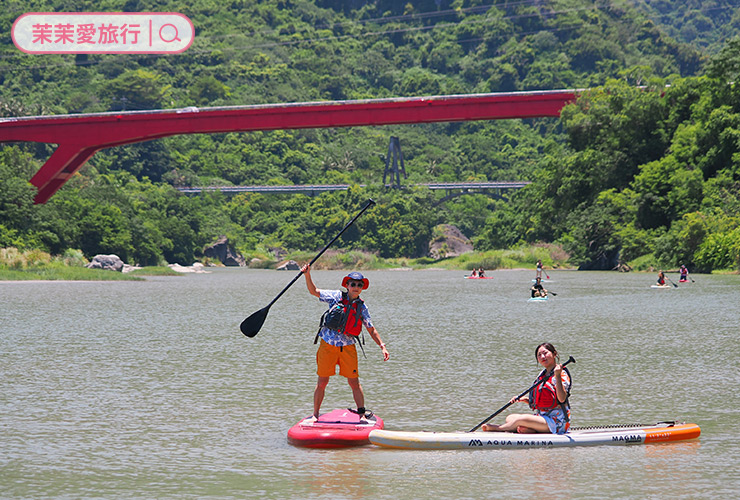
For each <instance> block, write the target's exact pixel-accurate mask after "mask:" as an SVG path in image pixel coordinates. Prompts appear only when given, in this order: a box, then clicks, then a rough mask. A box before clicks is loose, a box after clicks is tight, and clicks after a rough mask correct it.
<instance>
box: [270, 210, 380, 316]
mask: <svg viewBox="0 0 740 500" xmlns="http://www.w3.org/2000/svg"><path fill="white" fill-rule="evenodd" d="M373 205H375V201H373V200H372V199H370V200H368V201H367V204H366V205H365V207H364V208H363V209H362V210H360V212H359V213H358V214H357V215H355V216H354V218H353V219H352V220H351V221H349V222H348V223H347V225H346V226H344V228H343V229H342V230H341V231H339V234H337V235H336V236H335V237H334V239H332V240H331V241H330V242H329V243H327V244H326V246H325V247H324V248H322V249H321V251H320V252H319V253H318V254H317V255H316V257H314V258H313V259H312V260H311V262H309V264H308V265H309V266H310V265H313V263H314V262H316V261H317V260H318V258H319V257H321V256H322V255H324V252H326V251H327V250H328V249H329V247H330V246H332V245H333V244H334V242H335V241H337V240H338V239H339V237H340V236H342V234H343V233H344V232H345V231H346V230H347V228H349V227H350V226H351V225H352V224H354V223H355V221H356V220H357V219H359V218H360V216H361V215H362V214H363V213H365V210H367V209H368V208H370V207H372V206H373ZM302 274H303V272H302V271H301V272H299V273H298V274H297V275H296V277H295V278H293V279H292V280H291V282H290V283H288V284H287V285H286V287H285V288H283V289H282V290H281V292H280V293H279V294H277V297H275V298H274V299H272V302H270V303H269V304H267V307H266V309H269V308H270V307H272V305H273V304H274V303H275V302H277V300H278V299H279V298H280V297H282V295H283V294H284V293H285V292H286V291H287V290H288V288H290V287H291V286H293V283H295V282H296V281H298V278H300V277H301V275H302Z"/></svg>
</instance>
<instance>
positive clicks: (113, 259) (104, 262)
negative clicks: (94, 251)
mask: <svg viewBox="0 0 740 500" xmlns="http://www.w3.org/2000/svg"><path fill="white" fill-rule="evenodd" d="M123 266H124V264H123V261H122V260H121V258H120V257H119V256H118V255H114V254H111V255H103V254H99V255H96V256H95V257H93V260H91V261H90V263H89V264H87V265H86V266H85V267H87V268H90V269H105V270H107V271H116V272H119V273H120V272H122V271H123Z"/></svg>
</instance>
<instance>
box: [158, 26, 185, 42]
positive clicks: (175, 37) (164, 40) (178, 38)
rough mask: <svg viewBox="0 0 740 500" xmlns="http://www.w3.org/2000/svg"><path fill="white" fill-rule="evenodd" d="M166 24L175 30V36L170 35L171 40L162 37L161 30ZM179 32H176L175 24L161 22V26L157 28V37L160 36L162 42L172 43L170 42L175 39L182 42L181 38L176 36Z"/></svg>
mask: <svg viewBox="0 0 740 500" xmlns="http://www.w3.org/2000/svg"><path fill="white" fill-rule="evenodd" d="M167 26H170V27H172V29H173V30H175V36H174V37H172V39H171V40H167V39H166V38H165V37H164V35H162V30H164V29H165V28H166V27H167ZM179 34H180V33H178V31H177V26H175V25H174V24H169V23H168V24H163V25H162V26H161V27H160V28H159V38H160V39H161V40H162V41H163V42H165V43H172V42H174V41H175V40H177V41H178V42H182V40H181V39H180V37H179V36H178V35H179Z"/></svg>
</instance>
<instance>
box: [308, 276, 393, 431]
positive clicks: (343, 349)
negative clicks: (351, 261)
mask: <svg viewBox="0 0 740 500" xmlns="http://www.w3.org/2000/svg"><path fill="white" fill-rule="evenodd" d="M301 272H302V273H303V274H304V275H305V277H306V287H307V288H308V292H309V293H310V294H311V295H313V296H315V297H318V298H319V300H320V301H321V302H326V303H327V304H329V310H328V311H327V312H326V313H325V314H324V316H322V318H321V328H320V329H319V333H318V335H317V339H318V338H320V339H321V340H320V344H319V349H318V351H317V352H316V374H317V375H318V376H319V379H318V381H317V383H316V390H315V391H314V394H313V417H314V418H315V419H317V420H318V418H319V410H320V409H321V403H322V402H323V401H324V394H325V391H326V386H327V384H328V383H329V377H331V376H332V375H336V367H337V365H339V374H340V375H342V376H343V377H346V378H347V382H348V383H349V386H350V388H351V389H352V397H353V398H354V400H355V404H356V405H357V410H352V411H353V412H355V413H357V414H359V415H361V416H364V415H365V394H364V393H363V391H362V386H361V385H360V379H359V373H358V371H357V368H358V362H357V348H356V346H355V343H356V342H357V340H358V336H359V335H360V333H361V332H362V325H365V328H366V329H367V331H368V333H369V334H370V336H371V337H372V339H373V340H374V341H375V343H376V344H378V346H380V350H381V351H382V353H383V360H384V361H388V358H389V357H390V354H389V353H388V350H387V349H386V348H385V344H384V343H383V341H382V340H381V339H380V334H379V333H378V330H377V329H376V328H375V327H374V326H373V323H372V321H371V320H370V313H369V311H368V309H367V306H366V305H365V303H364V302H363V301H362V299H360V293H361V292H362V290H364V289H366V288H367V287H368V285H369V284H370V282H369V281H368V279H367V278H365V277H364V276H363V275H362V274H361V273H359V272H357V271H353V272H351V273H349V274H348V275H347V276H345V277H344V278H343V279H342V286H343V287H345V288H346V289H347V291H346V292H343V291H341V290H320V289H318V288H316V285H315V284H314V282H313V279H312V278H311V266H310V265H309V264H306V265H304V266H303V267H302V268H301Z"/></svg>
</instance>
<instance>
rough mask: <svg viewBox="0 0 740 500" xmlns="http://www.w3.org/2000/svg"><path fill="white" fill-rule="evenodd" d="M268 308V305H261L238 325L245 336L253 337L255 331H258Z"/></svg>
mask: <svg viewBox="0 0 740 500" xmlns="http://www.w3.org/2000/svg"><path fill="white" fill-rule="evenodd" d="M269 310H270V307H269V306H268V307H263V308H262V309H260V310H259V311H257V312H256V313H254V314H252V315H251V316H250V317H248V318H247V319H245V320H244V321H242V324H241V325H239V328H240V329H241V331H242V333H243V334H244V335H246V336H247V337H254V336H255V335H257V333H258V332H259V331H260V328H262V324H263V323H264V322H265V318H266V317H267V311H269Z"/></svg>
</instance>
